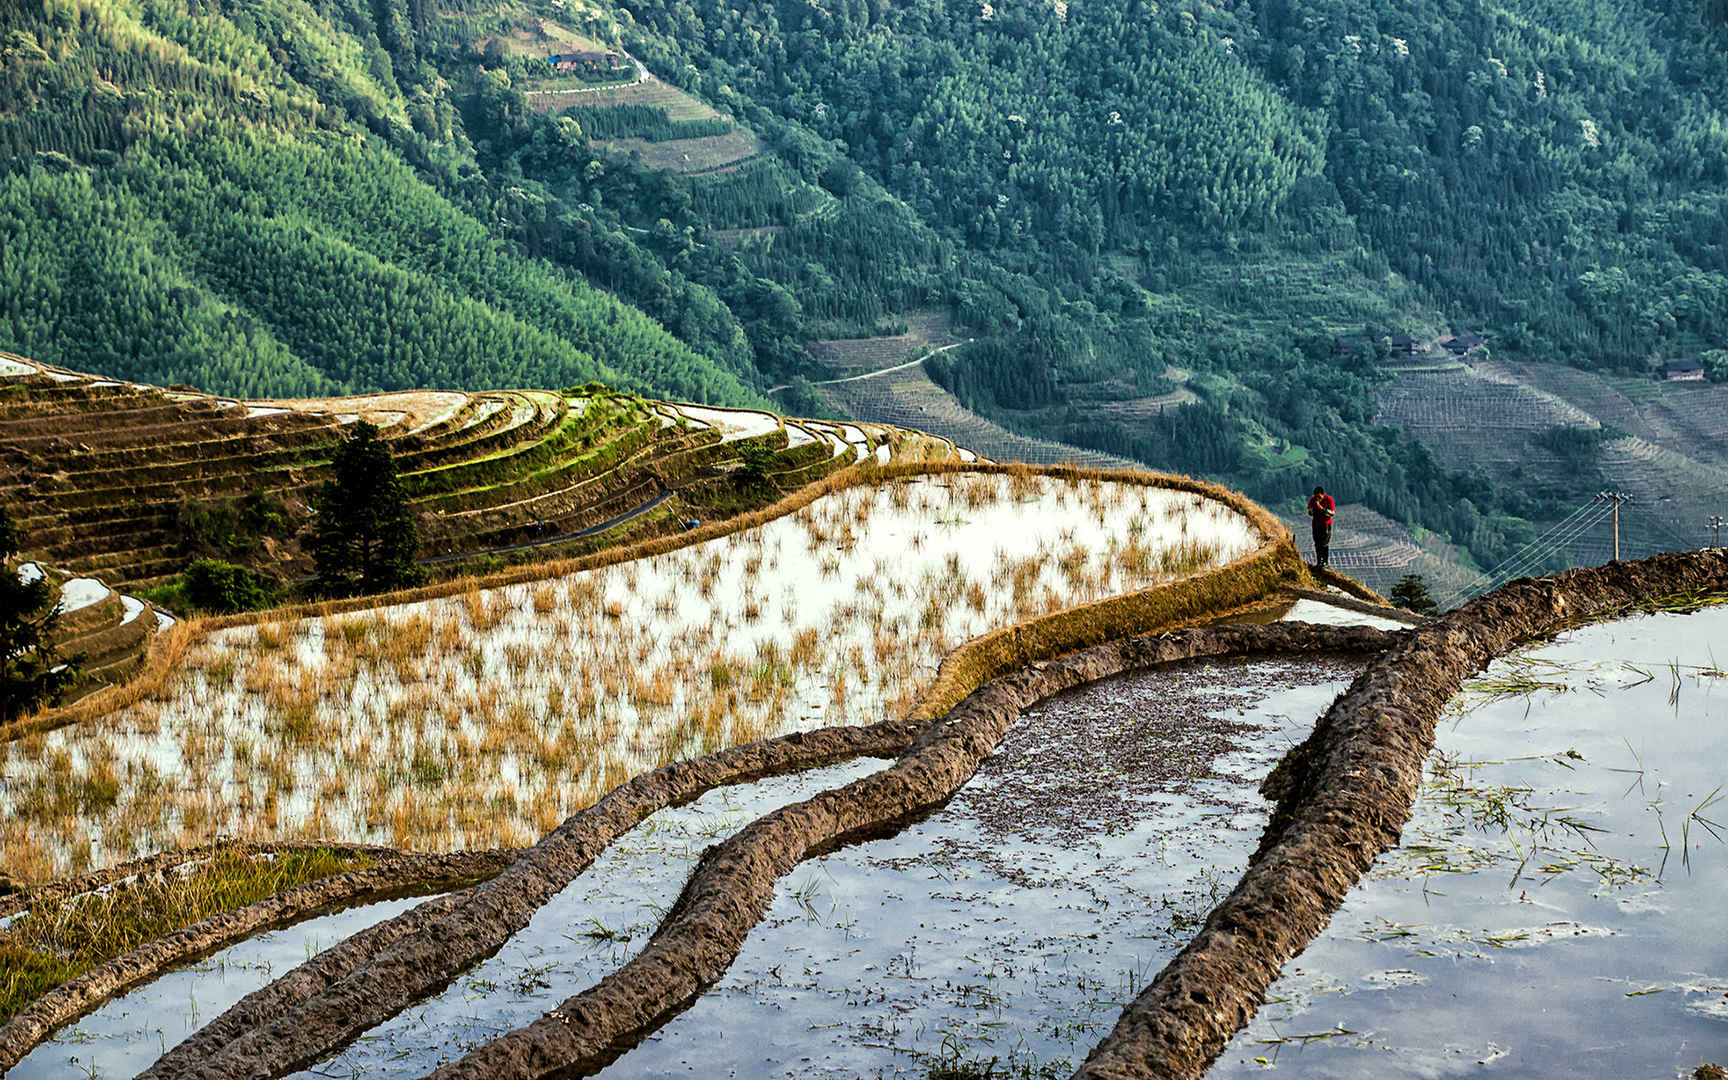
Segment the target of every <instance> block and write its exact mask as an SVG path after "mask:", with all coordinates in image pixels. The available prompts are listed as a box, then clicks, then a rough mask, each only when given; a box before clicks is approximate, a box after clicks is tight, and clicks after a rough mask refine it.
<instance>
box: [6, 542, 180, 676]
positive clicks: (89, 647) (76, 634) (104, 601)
mask: <svg viewBox="0 0 1728 1080" xmlns="http://www.w3.org/2000/svg"><path fill="white" fill-rule="evenodd" d="M17 573H18V577H19V580H21V581H24V582H26V583H29V582H31V581H34V580H36V579H38V578H40V577H42V576H43V574H44V570H43V569H42V567H41V566H40V565H38V564H36V563H33V562H26V563H23V564H21V565H19V566H18V568H17ZM48 573H49V578H50V582H51V584H53V585H54V586H55V587H56V588H57V589H58V590H59V597H60V601H59V611H60V623H59V630H58V633H57V635H56V645H57V647H58V648H59V650H60V654H61V655H62V656H66V657H74V656H82V657H83V662H82V664H81V667H82V668H83V670H84V672H85V676H84V678H83V679H82V680H80V681H79V682H78V683H77V684H75V685H74V686H72V687H71V688H69V689H68V691H67V692H66V694H65V696H64V698H63V699H62V700H63V701H65V702H66V703H67V704H70V703H72V702H75V701H77V700H79V699H80V698H82V697H84V696H85V695H87V694H90V693H92V692H94V691H96V690H98V689H101V688H102V687H104V686H109V685H114V684H117V683H122V682H125V681H126V680H127V679H128V678H129V677H130V676H131V675H132V674H133V672H134V671H135V670H136V669H137V667H138V665H139V663H140V661H141V660H142V659H143V656H144V652H145V650H146V649H148V648H149V645H150V640H151V639H152V638H153V637H154V636H155V635H156V634H157V633H159V632H161V631H163V630H166V629H167V628H168V627H170V626H172V625H173V624H174V622H175V620H174V617H173V616H172V615H169V614H167V613H166V612H163V611H159V610H157V609H156V608H155V607H153V606H151V605H150V604H148V603H145V602H144V601H143V600H140V599H138V598H137V597H135V596H129V595H127V594H125V593H122V592H120V591H118V590H116V589H110V588H109V587H108V586H107V585H105V584H103V583H102V582H101V581H100V580H98V579H96V578H90V577H69V576H68V575H66V574H64V573H60V572H57V571H54V572H48Z"/></svg>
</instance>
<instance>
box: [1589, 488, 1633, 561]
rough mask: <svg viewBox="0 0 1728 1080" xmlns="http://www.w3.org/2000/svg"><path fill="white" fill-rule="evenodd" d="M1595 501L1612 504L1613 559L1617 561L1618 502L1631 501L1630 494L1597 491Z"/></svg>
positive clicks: (1618, 559) (1618, 537)
mask: <svg viewBox="0 0 1728 1080" xmlns="http://www.w3.org/2000/svg"><path fill="white" fill-rule="evenodd" d="M1596 501H1597V502H1608V503H1613V504H1614V561H1615V562H1619V561H1620V504H1621V503H1629V502H1631V501H1632V496H1630V495H1622V494H1621V493H1620V492H1618V491H1598V492H1597V493H1596Z"/></svg>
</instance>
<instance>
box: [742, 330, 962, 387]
mask: <svg viewBox="0 0 1728 1080" xmlns="http://www.w3.org/2000/svg"><path fill="white" fill-rule="evenodd" d="M976 340H978V339H977V338H967V339H966V340H965V341H956V342H953V343H952V344H949V345H943V346H941V347H939V348H935V349H931V350H930V351H929V352H927V353H925V354H924V355H923V356H920V357H917V358H916V359H913V360H908V361H906V362H905V363H904V364H895V365H894V366H893V367H885V368H877V369H876V370H875V371H866V372H865V373H864V374H862V375H848V376H846V377H845V378H844V379H822V380H820V381H818V382H812V383H811V384H810V385H811V386H834V385H836V384H837V383H849V382H858V381H860V380H862V379H874V378H876V377H877V376H879V375H891V374H893V373H894V372H896V371H905V370H906V369H907V368H915V367H917V366H918V365H919V364H922V363H923V362H924V361H926V360H928V359H930V358H931V357H932V356H935V355H936V354H937V353H945V352H947V351H948V350H949V349H958V348H959V347H960V346H962V345H970V344H972V343H973V342H974V341H976ZM791 385H792V384H791V383H781V384H780V385H779V386H770V387H769V388H768V393H770V394H778V393H779V392H780V391H782V390H784V389H786V388H787V387H789V386H791Z"/></svg>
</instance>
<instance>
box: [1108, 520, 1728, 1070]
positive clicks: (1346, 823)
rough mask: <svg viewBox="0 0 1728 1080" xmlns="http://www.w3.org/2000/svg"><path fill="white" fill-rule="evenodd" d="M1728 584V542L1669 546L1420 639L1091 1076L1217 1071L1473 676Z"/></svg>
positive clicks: (1310, 775)
mask: <svg viewBox="0 0 1728 1080" xmlns="http://www.w3.org/2000/svg"><path fill="white" fill-rule="evenodd" d="M1724 588H1728V551H1724V550H1720V549H1718V550H1711V551H1698V552H1689V553H1685V554H1675V555H1659V556H1656V557H1654V558H1651V559H1647V560H1644V561H1642V562H1636V563H1626V562H1617V563H1610V564H1608V565H1607V566H1602V567H1595V568H1591V569H1585V570H1573V571H1568V572H1567V573H1564V574H1559V575H1556V576H1553V577H1548V578H1542V579H1538V580H1529V579H1523V580H1519V581H1515V582H1513V583H1512V584H1510V585H1508V586H1506V587H1504V588H1502V589H1499V590H1497V591H1496V592H1493V593H1490V594H1489V595H1487V596H1484V597H1481V598H1479V599H1477V600H1475V601H1473V602H1471V603H1470V604H1468V605H1466V606H1465V607H1462V608H1460V609H1458V610H1457V611H1454V612H1452V613H1450V614H1448V615H1446V616H1444V617H1443V618H1440V619H1436V620H1433V621H1432V622H1430V623H1427V624H1425V625H1424V626H1422V627H1420V628H1418V629H1416V630H1414V631H1410V632H1408V633H1407V634H1406V635H1404V636H1403V638H1402V640H1401V641H1400V643H1399V644H1398V645H1397V646H1395V647H1394V648H1393V649H1391V650H1390V651H1389V652H1387V653H1386V654H1384V655H1383V656H1380V657H1378V658H1376V659H1375V660H1374V661H1373V662H1372V663H1371V664H1370V665H1369V667H1368V670H1367V671H1366V672H1364V673H1363V675H1362V676H1361V677H1360V678H1358V679H1357V680H1356V681H1355V683H1353V684H1352V685H1351V687H1350V689H1349V690H1348V691H1347V692H1346V693H1345V694H1344V695H1343V696H1342V697H1340V698H1339V699H1338V701H1337V702H1336V703H1334V705H1333V706H1332V708H1331V709H1330V710H1328V711H1327V713H1326V715H1325V716H1324V717H1322V718H1321V720H1320V722H1319V724H1318V725H1316V727H1315V730H1314V734H1313V735H1312V736H1310V737H1309V739H1308V740H1307V741H1306V742H1304V743H1303V744H1302V745H1301V746H1299V747H1297V748H1296V749H1295V750H1294V751H1292V752H1291V754H1290V755H1289V756H1288V757H1287V758H1286V759H1285V760H1284V762H1282V763H1281V764H1280V765H1279V767H1278V768H1277V769H1276V770H1274V772H1273V774H1272V775H1271V776H1269V777H1268V778H1267V781H1266V784H1265V785H1264V790H1265V792H1266V793H1267V794H1268V795H1269V796H1272V797H1274V798H1276V799H1278V801H1279V805H1278V808H1277V810H1276V811H1275V813H1274V814H1273V818H1272V821H1271V823H1270V824H1269V825H1268V827H1267V831H1266V835H1265V837H1264V839H1263V840H1262V843H1261V848H1260V851H1259V852H1257V853H1256V855H1255V858H1254V860H1253V862H1252V863H1251V864H1250V866H1249V868H1248V871H1247V873H1245V874H1244V875H1243V877H1242V880H1241V882H1240V883H1239V884H1238V885H1237V886H1236V888H1235V890H1234V891H1232V892H1231V894H1230V895H1229V896H1228V897H1226V898H1225V899H1224V901H1223V902H1222V903H1220V904H1219V905H1218V907H1216V908H1215V909H1213V911H1212V914H1211V915H1210V916H1209V917H1208V918H1207V920H1206V925H1205V926H1204V927H1203V928H1202V929H1201V931H1200V933H1199V934H1198V935H1196V936H1195V938H1194V940H1193V941H1192V942H1190V943H1189V945H1188V946H1187V948H1185V949H1183V950H1182V952H1181V953H1180V954H1178V955H1177V957H1176V958H1175V959H1174V960H1172V961H1171V962H1170V964H1169V965H1168V966H1167V967H1166V968H1165V969H1164V970H1163V971H1162V972H1161V973H1160V974H1159V975H1158V977H1157V978H1156V979H1154V980H1153V982H1152V984H1151V985H1150V986H1149V987H1148V988H1147V989H1146V991H1145V992H1144V993H1142V994H1141V995H1140V996H1139V997H1138V998H1137V999H1135V1001H1134V1002H1132V1003H1131V1004H1130V1005H1129V1006H1128V1008H1127V1009H1126V1010H1125V1011H1124V1012H1123V1015H1122V1019H1121V1020H1120V1021H1119V1022H1118V1023H1117V1025H1116V1028H1115V1030H1114V1031H1112V1032H1111V1033H1110V1035H1109V1036H1108V1037H1106V1038H1105V1039H1104V1041H1103V1042H1101V1043H1099V1045H1098V1046H1097V1048H1096V1049H1094V1050H1093V1052H1092V1054H1091V1055H1090V1056H1089V1057H1088V1058H1087V1060H1086V1062H1085V1063H1084V1064H1083V1065H1082V1066H1081V1067H1080V1070H1079V1071H1078V1072H1077V1073H1076V1074H1075V1075H1076V1076H1077V1077H1086V1078H1106V1077H1107V1078H1112V1080H1114V1078H1128V1077H1136V1078H1138V1077H1152V1076H1156V1077H1198V1076H1200V1075H1202V1074H1203V1073H1205V1071H1206V1070H1207V1069H1208V1068H1209V1067H1210V1066H1211V1064H1212V1062H1213V1060H1214V1059H1215V1058H1216V1057H1217V1056H1218V1054H1219V1053H1220V1052H1222V1050H1223V1048H1224V1046H1225V1043H1226V1042H1227V1041H1228V1040H1229V1038H1230V1037H1231V1036H1232V1035H1233V1034H1234V1033H1235V1032H1236V1031H1237V1030H1238V1029H1240V1028H1241V1027H1242V1026H1243V1025H1244V1024H1246V1023H1247V1022H1248V1019H1249V1017H1251V1016H1252V1015H1253V1014H1254V1011H1255V1009H1257V1008H1258V1007H1259V1005H1260V1002H1261V1001H1262V999H1263V995H1264V994H1265V990H1266V987H1267V986H1269V985H1270V984H1271V982H1272V980H1273V979H1275V978H1276V977H1277V976H1278V972H1279V970H1280V969H1281V968H1282V967H1283V965H1284V962H1285V961H1286V960H1288V959H1290V958H1291V957H1292V956H1295V955H1296V954H1297V953H1299V952H1300V951H1301V950H1302V949H1303V948H1305V947H1306V946H1307V944H1308V942H1309V941H1311V940H1312V939H1313V938H1314V936H1315V935H1316V934H1318V933H1319V932H1320V930H1321V929H1323V928H1324V927H1325V925H1326V922H1327V920H1328V919H1330V918H1331V915H1332V912H1333V911H1335V910H1337V908H1338V905H1339V904H1340V903H1342V902H1343V900H1344V895H1345V893H1346V892H1348V891H1349V889H1350V888H1351V886H1353V885H1354V884H1355V883H1356V881H1357V879H1359V878H1360V877H1361V876H1362V874H1363V873H1364V872H1366V871H1367V869H1368V868H1369V866H1370V865H1372V864H1373V862H1374V859H1375V858H1376V857H1377V856H1378V855H1379V854H1380V853H1382V852H1384V851H1387V850H1389V849H1390V848H1391V847H1393V846H1394V845H1396V844H1397V843H1398V837H1399V832H1400V830H1401V829H1402V828H1403V825H1404V822H1405V821H1407V820H1408V819H1409V816H1410V807H1411V804H1412V803H1413V802H1414V800H1415V797H1416V792H1417V790H1418V788H1419V786H1420V784H1421V780H1422V769H1423V765H1424V762H1425V761H1426V760H1427V756H1428V752H1429V750H1430V749H1432V747H1433V743H1434V723H1435V720H1436V719H1437V718H1438V716H1439V714H1440V710H1441V709H1442V708H1443V707H1444V706H1445V704H1446V702H1447V700H1449V699H1450V698H1451V697H1452V696H1453V695H1454V694H1456V693H1457V692H1458V690H1459V689H1460V687H1461V686H1462V685H1463V683H1464V680H1465V679H1466V678H1468V677H1470V676H1471V675H1472V674H1474V673H1476V672H1477V671H1480V670H1481V669H1482V668H1483V667H1485V666H1486V665H1487V664H1488V663H1489V661H1491V660H1493V659H1494V658H1495V657H1498V656H1501V655H1503V654H1505V653H1506V652H1508V651H1510V650H1511V649H1512V648H1514V647H1515V646H1517V645H1518V644H1519V643H1521V642H1524V641H1529V640H1532V639H1535V638H1539V637H1541V636H1543V635H1545V634H1548V633H1551V632H1553V631H1554V630H1555V629H1556V628H1558V627H1562V626H1564V625H1566V624H1567V623H1569V622H1572V621H1575V620H1577V619H1580V618H1583V617H1585V616H1587V615H1589V614H1591V613H1594V612H1609V611H1615V610H1620V609H1623V608H1625V607H1627V606H1629V605H1633V604H1636V603H1638V602H1639V601H1642V600H1646V599H1650V598H1654V597H1657V596H1663V595H1669V594H1676V593H1679V594H1688V593H1710V592H1720V591H1722V590H1723V589H1724Z"/></svg>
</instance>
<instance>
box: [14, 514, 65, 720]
mask: <svg viewBox="0 0 1728 1080" xmlns="http://www.w3.org/2000/svg"><path fill="white" fill-rule="evenodd" d="M18 548H19V539H18V525H17V523H16V522H15V521H13V520H12V514H11V513H10V512H9V511H8V510H7V509H6V508H5V507H3V506H0V723H4V722H6V721H10V720H16V719H17V718H18V717H20V716H22V715H23V714H24V713H25V712H27V711H29V710H30V709H33V708H35V707H36V706H37V705H43V704H52V703H53V702H55V701H57V700H59V698H60V695H61V694H62V693H63V692H64V691H65V689H66V687H68V686H70V685H71V684H72V682H73V681H74V680H75V679H76V678H77V677H78V670H77V665H78V661H79V660H80V659H81V658H80V657H71V658H69V659H68V660H67V661H66V662H65V663H61V661H60V658H59V656H58V655H57V654H56V652H55V649H54V646H53V643H52V637H53V633H54V628H55V626H56V625H57V624H58V623H59V621H60V597H59V595H58V590H56V589H55V588H54V587H53V586H52V585H50V584H49V583H48V579H47V577H46V576H42V575H38V576H37V577H35V578H33V579H32V580H30V581H25V580H24V579H23V578H21V577H20V576H19V574H18V568H17V567H16V566H14V565H13V556H15V555H17V554H18Z"/></svg>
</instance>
